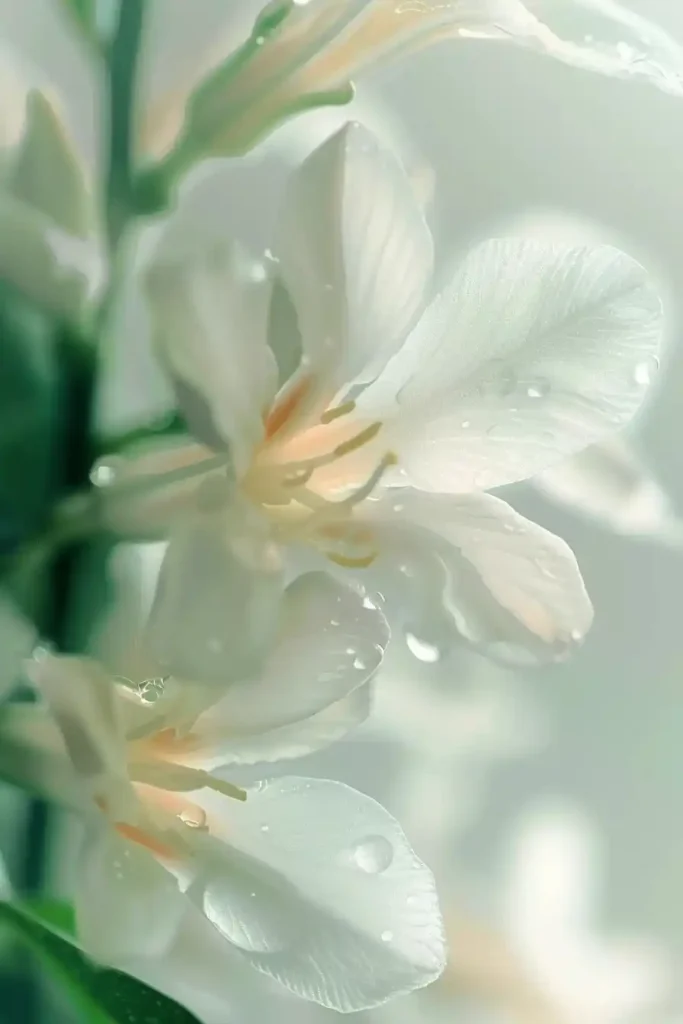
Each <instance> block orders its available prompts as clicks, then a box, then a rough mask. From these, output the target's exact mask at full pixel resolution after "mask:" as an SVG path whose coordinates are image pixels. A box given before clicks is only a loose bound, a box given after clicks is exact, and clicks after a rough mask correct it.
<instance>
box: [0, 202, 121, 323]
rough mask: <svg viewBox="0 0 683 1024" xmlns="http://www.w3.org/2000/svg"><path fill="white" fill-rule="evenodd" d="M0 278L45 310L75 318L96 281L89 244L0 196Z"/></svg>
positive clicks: (97, 261) (94, 252)
mask: <svg viewBox="0 0 683 1024" xmlns="http://www.w3.org/2000/svg"><path fill="white" fill-rule="evenodd" d="M0 239H1V240H2V244H0V276H2V278H4V279H6V280H8V281H11V282H12V284H14V285H16V287H17V288H19V289H20V290H21V291H22V292H24V293H25V294H26V295H28V296H30V297H31V298H32V299H34V300H35V301H36V302H38V303H40V304H41V305H43V306H46V307H47V308H48V309H51V310H54V311H55V312H57V313H59V314H61V315H63V316H64V315H66V316H68V317H71V318H76V317H78V316H80V314H81V313H82V312H83V309H84V307H85V305H86V303H87V301H88V299H89V298H90V296H91V295H92V293H93V291H94V290H95V289H96V288H97V287H98V286H99V284H100V283H101V279H102V273H103V270H102V261H101V255H100V253H99V251H98V249H97V247H96V246H95V245H94V244H91V243H90V242H87V241H84V240H83V239H79V238H75V237H73V236H72V235H69V234H67V233H66V232H65V231H63V230H62V229H61V228H59V227H57V226H56V225H55V224H54V222H52V221H50V220H49V219H48V218H47V217H45V216H44V215H43V214H42V213H41V212H40V211H39V210H35V209H33V207H31V206H29V205H28V204H27V203H25V202H22V201H21V200H19V199H15V198H14V197H13V196H12V195H10V193H8V192H4V193H3V194H0Z"/></svg>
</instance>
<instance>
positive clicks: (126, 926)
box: [75, 827, 185, 966]
mask: <svg viewBox="0 0 683 1024" xmlns="http://www.w3.org/2000/svg"><path fill="white" fill-rule="evenodd" d="M75 902H76V925H77V933H78V939H79V942H80V944H81V945H82V946H83V949H84V950H85V951H86V953H87V954H88V955H89V956H91V957H93V958H94V959H95V960H99V961H100V962H101V963H105V964H111V965H114V966H115V965H117V964H118V963H120V962H121V960H123V959H124V958H126V957H134V956H161V955H162V954H163V953H164V951H165V949H166V948H167V947H168V945H169V944H170V942H171V941H172V940H173V938H174V935H175V933H176V930H177V927H178V924H179V922H180V918H181V916H182V913H183V909H184V902H185V897H184V896H183V895H182V894H181V892H180V891H179V889H178V883H177V881H176V879H175V878H174V876H173V875H172V874H171V873H170V872H169V871H167V870H166V869H165V868H164V867H162V865H161V864H159V863H158V861H156V860H155V859H154V857H153V856H152V854H151V853H149V852H148V851H147V850H145V849H143V848H142V847H140V846H137V845H135V844H134V843H131V842H129V841H128V840H126V839H123V838H122V837H121V836H119V835H117V833H116V832H114V831H113V829H110V828H109V827H104V828H102V829H100V830H99V831H98V832H97V833H96V834H95V835H93V836H90V837H89V838H88V839H87V840H86V844H85V848H84V851H83V857H82V861H81V864H80V871H79V873H78V879H77V889H76V901H75Z"/></svg>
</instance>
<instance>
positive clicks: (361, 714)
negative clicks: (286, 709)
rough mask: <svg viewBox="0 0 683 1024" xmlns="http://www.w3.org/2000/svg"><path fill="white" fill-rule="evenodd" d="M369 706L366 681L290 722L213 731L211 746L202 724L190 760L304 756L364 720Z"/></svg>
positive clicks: (216, 762)
mask: <svg viewBox="0 0 683 1024" xmlns="http://www.w3.org/2000/svg"><path fill="white" fill-rule="evenodd" d="M371 710H372V685H371V684H370V683H366V684H365V686H359V687H358V689H357V690H354V691H353V693H350V694H349V695H348V697H344V698H343V699H342V700H339V701H337V702H336V703H335V704H330V705H329V707H326V708H324V709H323V710H322V711H318V713H317V714H315V715H311V717H310V718H303V719H301V720H300V721H298V722H293V723H292V724H291V725H282V726H279V728H277V729H270V730H269V731H268V732H263V733H260V734H257V735H253V736H248V735H242V736H228V737H223V736H222V735H216V739H215V744H214V747H213V749H212V748H211V746H210V745H209V740H208V736H207V731H206V729H205V727H204V726H203V725H202V737H203V742H202V748H201V751H200V752H199V753H198V755H197V757H196V760H194V761H193V763H201V764H202V766H203V767H205V768H207V769H208V768H211V767H213V768H217V767H219V766H220V765H227V764H257V763H259V762H262V763H266V762H271V761H283V760H285V759H288V758H293V757H304V756H305V755H306V754H311V753H313V752H314V751H316V750H322V749H323V748H324V747H328V746H330V745H331V744H332V743H336V742H337V740H340V739H343V738H344V737H345V736H346V735H348V733H350V732H352V731H353V730H354V729H356V728H357V727H358V726H359V725H362V723H363V722H365V721H366V719H367V718H368V716H369V714H370V712H371ZM200 721H201V720H200Z"/></svg>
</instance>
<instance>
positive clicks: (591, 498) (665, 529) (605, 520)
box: [532, 438, 683, 547]
mask: <svg viewBox="0 0 683 1024" xmlns="http://www.w3.org/2000/svg"><path fill="white" fill-rule="evenodd" d="M532 482H533V484H534V486H535V487H537V488H538V489H539V490H540V491H541V492H542V493H543V494H546V495H547V496H548V497H549V498H551V499H553V500H554V501H558V502H560V503H561V504H562V505H566V506H568V507H569V508H570V509H571V510H572V511H575V512H579V513H582V514H583V515H586V516H588V517H589V518H591V519H594V520H597V521H598V522H599V523H602V524H603V525H604V526H607V527H608V528H609V529H611V530H614V531H615V532H616V533H620V534H625V535H626V536H628V537H632V536H643V537H651V538H652V539H653V540H656V541H659V542H660V543H662V544H672V545H673V546H675V547H678V546H680V545H681V543H683V523H681V521H680V520H679V519H678V517H677V515H676V513H675V510H674V508H673V506H672V504H671V501H670V500H669V497H668V495H667V494H666V493H665V492H664V491H663V490H662V488H661V486H660V485H659V484H658V483H657V481H656V480H655V479H654V478H653V477H652V476H651V475H650V473H649V472H648V470H647V468H646V466H644V465H643V464H642V462H641V460H640V459H639V457H638V455H637V454H636V452H635V450H633V449H632V448H631V447H630V446H629V444H628V442H627V441H626V440H625V439H624V438H613V439H610V440H609V441H606V442H603V443H602V444H599V445H592V446H591V447H590V448H586V450H585V451H583V452H580V453H579V454H578V455H575V456H574V458H572V459H567V460H566V461H564V462H560V463H559V464H558V465H557V466H553V467H552V468H551V469H549V470H546V471H545V473H541V474H540V475H539V476H537V477H534V479H533V481H532Z"/></svg>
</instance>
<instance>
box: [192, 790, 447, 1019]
mask: <svg viewBox="0 0 683 1024" xmlns="http://www.w3.org/2000/svg"><path fill="white" fill-rule="evenodd" d="M200 802H201V803H202V804H204V806H205V807H207V809H208V810H209V826H210V828H211V829H212V831H213V832H214V835H220V830H221V826H222V824H223V823H222V822H221V821H220V819H219V817H218V816H219V815H220V813H221V810H222V809H223V808H224V802H223V804H218V803H217V802H215V801H213V800H212V799H211V797H210V796H209V797H207V800H204V794H203V793H202V794H200ZM219 808H220V809H219ZM224 832H225V840H226V843H227V842H229V843H230V846H229V847H228V846H227V845H226V846H223V845H222V844H219V842H218V841H217V840H215V839H214V840H210V841H209V844H208V845H207V850H206V855H205V860H204V864H205V874H204V876H203V878H202V879H201V881H202V883H203V885H202V888H201V892H200V891H199V886H198V885H197V890H196V894H197V895H196V898H199V897H200V895H201V901H202V906H203V909H204V913H205V914H206V915H207V917H208V918H209V920H211V921H212V922H213V924H214V925H215V927H216V928H217V929H218V930H219V931H220V932H221V933H222V934H223V935H224V936H225V938H226V939H228V941H229V942H231V943H232V944H233V946H235V947H236V948H237V949H238V950H239V951H240V952H241V954H242V956H243V957H244V958H245V959H246V960H247V961H248V962H249V963H250V964H251V965H252V966H253V967H255V968H256V969H257V970H259V971H262V972H263V973H264V974H268V975H269V976H270V977H272V978H275V979H276V980H277V981H280V982H281V983H282V984H283V985H285V986H286V987H287V988H289V989H290V990H291V991H292V992H295V993H296V994H297V995H299V996H302V997H303V998H305V999H311V1000H314V1001H315V1002H318V1003H321V1004H322V1005H324V1006H328V1007H331V1008H333V1009H336V1010H340V1011H342V1012H350V1011H352V1010H360V1009H363V1008H364V1007H369V1006H374V1005H377V1004H378V1003H381V1002H384V1001H385V1000H386V999H388V998H390V997H391V996H394V995H398V994H400V993H404V992H408V991H410V990H412V989H414V988H418V987H420V986H422V985H426V984H428V983H429V982H430V981H433V980H434V979H435V978H436V977H438V975H439V974H440V973H441V971H442V969H443V966H444V960H445V951H444V936H443V927H442V922H441V916H440V914H439V909H438V903H437V897H436V891H435V887H434V880H433V878H432V875H431V872H430V871H429V870H428V869H427V868H426V867H425V866H424V864H422V863H421V861H419V860H418V858H417V857H416V856H415V854H414V853H413V851H412V849H411V848H410V846H409V845H408V843H407V841H406V838H405V836H404V835H403V832H402V831H401V828H400V826H399V825H398V823H397V822H396V821H395V820H394V819H393V818H392V817H391V816H390V815H389V814H388V813H387V811H385V810H384V808H382V807H381V806H380V805H379V804H377V803H375V801H374V800H371V799H370V798H369V797H367V796H364V795H363V794H361V793H357V792H355V791H354V790H352V789H349V788H348V787H347V786H344V785H342V784H341V783H338V782H329V781H326V780H322V779H318V780H314V779H298V778H287V779H276V780H272V781H270V782H265V783H261V784H260V785H259V786H257V787H256V788H254V789H252V790H250V791H249V793H248V799H247V801H246V802H245V803H244V804H240V806H239V807H237V806H235V807H234V808H231V814H230V817H229V819H228V820H226V821H225V825H224Z"/></svg>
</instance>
